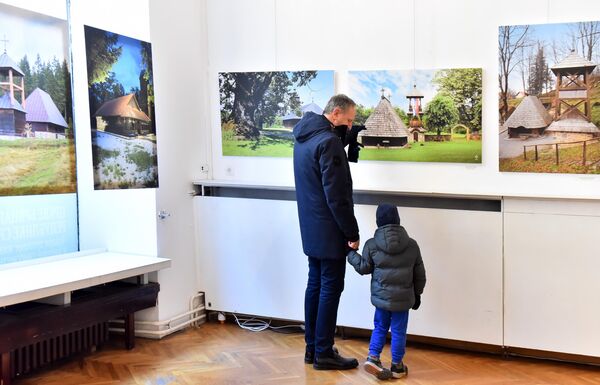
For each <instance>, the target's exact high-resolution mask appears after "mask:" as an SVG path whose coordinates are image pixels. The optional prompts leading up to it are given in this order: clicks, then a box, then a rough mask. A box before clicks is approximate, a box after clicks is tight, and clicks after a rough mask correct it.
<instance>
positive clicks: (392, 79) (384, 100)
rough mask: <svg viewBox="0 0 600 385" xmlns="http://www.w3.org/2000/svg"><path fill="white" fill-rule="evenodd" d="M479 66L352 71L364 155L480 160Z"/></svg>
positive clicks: (413, 159)
mask: <svg viewBox="0 0 600 385" xmlns="http://www.w3.org/2000/svg"><path fill="white" fill-rule="evenodd" d="M481 84H482V83H481V69H480V68H460V69H442V70H415V71H351V72H350V74H349V89H350V91H349V96H350V97H351V98H353V99H354V100H355V101H356V102H357V114H356V120H355V124H357V125H364V126H365V127H366V130H363V131H361V132H360V133H359V135H358V139H359V142H361V144H362V145H363V146H364V148H363V149H362V150H361V151H360V160H361V161H362V160H380V161H396V162H448V163H481V143H482V142H481Z"/></svg>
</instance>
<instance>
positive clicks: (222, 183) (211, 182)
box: [192, 175, 600, 201]
mask: <svg viewBox="0 0 600 385" xmlns="http://www.w3.org/2000/svg"><path fill="white" fill-rule="evenodd" d="M581 177H583V178H587V179H589V177H590V175H581ZM192 183H193V184H194V185H196V186H203V187H232V188H251V189H264V190H277V191H294V188H295V187H294V186H282V185H268V184H266V185H261V184H256V183H252V182H245V181H231V180H217V179H195V180H194V181H193V182H192ZM353 192H354V193H355V194H356V193H360V194H394V195H401V196H402V195H404V196H423V197H434V198H436V197H437V198H457V199H484V200H486V199H492V200H500V199H502V198H516V199H536V200H539V199H544V200H561V201H565V200H568V201H598V200H600V195H598V197H590V196H586V195H581V196H576V195H574V196H570V197H566V196H563V195H559V194H552V193H546V194H537V195H534V194H528V193H515V192H508V193H503V194H497V193H488V192H485V191H482V192H481V193H479V192H478V193H470V194H462V193H454V192H435V191H429V192H428V191H416V190H415V191H408V190H407V191H396V190H361V189H356V188H355V189H354V190H353Z"/></svg>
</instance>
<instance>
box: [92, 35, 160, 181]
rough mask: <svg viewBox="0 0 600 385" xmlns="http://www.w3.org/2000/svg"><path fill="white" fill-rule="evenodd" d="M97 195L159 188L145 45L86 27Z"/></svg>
mask: <svg viewBox="0 0 600 385" xmlns="http://www.w3.org/2000/svg"><path fill="white" fill-rule="evenodd" d="M84 28H85V44H86V55H87V74H88V86H89V89H88V91H89V102H90V104H89V106H90V125H91V129H92V153H93V163H94V187H95V188H96V189H99V190H102V189H125V188H146V187H157V186H158V162H157V151H156V120H155V119H154V81H153V77H152V47H151V45H150V43H148V42H145V41H142V40H138V39H134V38H131V37H127V36H123V35H119V34H117V33H113V32H109V31H104V30H102V29H98V28H94V27H90V26H85V27H84Z"/></svg>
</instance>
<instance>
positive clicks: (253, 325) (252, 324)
mask: <svg viewBox="0 0 600 385" xmlns="http://www.w3.org/2000/svg"><path fill="white" fill-rule="evenodd" d="M231 314H232V315H233V317H234V318H235V322H236V323H237V324H238V326H239V327H240V328H242V329H244V330H248V331H251V332H262V331H265V330H267V329H270V330H272V331H274V332H277V333H294V331H285V330H287V329H292V328H298V329H301V330H303V329H304V325H300V324H299V325H283V326H271V320H269V321H265V320H261V319H258V318H254V317H252V318H239V317H238V316H237V314H235V313H231Z"/></svg>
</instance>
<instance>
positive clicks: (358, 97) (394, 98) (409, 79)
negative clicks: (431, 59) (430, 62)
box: [348, 70, 437, 111]
mask: <svg viewBox="0 0 600 385" xmlns="http://www.w3.org/2000/svg"><path fill="white" fill-rule="evenodd" d="M435 73H436V70H414V71H412V70H406V71H350V73H349V76H348V84H349V91H348V94H349V95H352V98H353V99H354V101H355V102H356V103H357V104H360V105H362V106H364V107H375V106H376V105H377V104H378V103H379V101H380V100H381V95H382V92H383V94H384V95H385V96H386V97H387V98H388V99H389V100H390V102H391V103H392V104H393V105H394V106H397V107H400V108H402V109H403V110H404V111H406V110H407V109H408V99H407V98H406V95H408V94H409V93H410V92H412V90H413V88H414V86H415V85H416V86H417V89H418V90H419V91H421V93H422V94H423V96H424V98H423V100H424V101H429V100H431V99H432V98H433V96H434V95H435V94H436V93H437V86H436V85H435V84H433V82H432V80H433V76H434V75H435Z"/></svg>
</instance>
